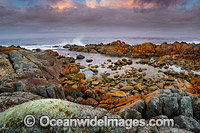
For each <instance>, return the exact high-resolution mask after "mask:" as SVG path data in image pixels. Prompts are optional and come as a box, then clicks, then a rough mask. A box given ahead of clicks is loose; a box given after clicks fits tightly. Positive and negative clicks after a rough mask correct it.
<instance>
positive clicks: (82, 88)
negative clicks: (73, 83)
mask: <svg viewBox="0 0 200 133" xmlns="http://www.w3.org/2000/svg"><path fill="white" fill-rule="evenodd" d="M77 89H78V90H79V91H81V92H85V91H86V90H87V87H86V86H85V85H79V86H78V88H77Z"/></svg>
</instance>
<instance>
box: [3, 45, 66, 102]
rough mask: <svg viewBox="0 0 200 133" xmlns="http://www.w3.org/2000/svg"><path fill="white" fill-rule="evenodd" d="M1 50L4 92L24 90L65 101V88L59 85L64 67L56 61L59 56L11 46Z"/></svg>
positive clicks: (49, 52)
mask: <svg viewBox="0 0 200 133" xmlns="http://www.w3.org/2000/svg"><path fill="white" fill-rule="evenodd" d="M0 49H1V52H3V54H1V55H0V64H1V67H0V70H1V71H0V75H1V76H0V79H1V81H0V83H1V84H0V93H4V92H14V91H20V92H31V93H34V94H38V95H40V96H43V97H47V98H62V99H64V98H65V96H64V93H63V90H62V87H61V86H59V85H58V84H57V82H58V80H59V75H60V73H61V72H62V71H64V66H63V63H62V62H61V61H59V60H58V59H56V57H55V56H57V54H56V53H53V52H52V51H46V52H43V51H39V52H33V51H29V50H25V49H22V48H9V47H1V48H0ZM8 51H9V52H8Z"/></svg>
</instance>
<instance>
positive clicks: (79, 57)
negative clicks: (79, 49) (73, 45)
mask: <svg viewBox="0 0 200 133" xmlns="http://www.w3.org/2000/svg"><path fill="white" fill-rule="evenodd" d="M84 58H85V56H83V55H78V56H77V57H76V59H84Z"/></svg>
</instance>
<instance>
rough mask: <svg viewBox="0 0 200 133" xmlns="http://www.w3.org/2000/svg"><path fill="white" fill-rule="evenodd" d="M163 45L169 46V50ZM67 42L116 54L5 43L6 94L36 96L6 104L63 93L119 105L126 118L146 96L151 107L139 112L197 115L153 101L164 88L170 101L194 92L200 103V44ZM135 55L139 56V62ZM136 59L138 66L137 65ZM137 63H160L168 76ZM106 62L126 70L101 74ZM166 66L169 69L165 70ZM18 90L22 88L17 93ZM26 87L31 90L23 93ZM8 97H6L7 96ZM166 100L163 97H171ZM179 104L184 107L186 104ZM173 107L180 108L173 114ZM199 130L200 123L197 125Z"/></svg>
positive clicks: (194, 99) (107, 105) (81, 100)
mask: <svg viewBox="0 0 200 133" xmlns="http://www.w3.org/2000/svg"><path fill="white" fill-rule="evenodd" d="M163 47H164V48H165V49H164V50H163ZM64 48H67V49H69V50H70V51H76V52H87V53H92V54H97V55H98V54H105V55H108V57H109V58H110V59H107V58H106V60H105V59H104V62H105V63H104V64H98V65H97V64H95V63H94V62H95V61H94V60H95V58H93V59H88V58H87V57H85V56H83V55H81V53H80V55H78V56H77V57H76V58H73V57H64V56H62V55H60V53H58V52H55V51H52V50H45V51H42V50H40V49H35V50H32V51H30V50H26V49H21V48H20V47H7V48H6V47H0V53H1V62H2V63H4V64H5V63H7V65H5V66H4V65H2V66H3V67H2V71H1V84H2V86H1V97H5V96H6V95H5V93H10V96H11V94H12V95H18V97H19V99H21V98H22V97H23V96H24V95H30V97H34V98H30V99H26V100H19V99H18V101H20V102H16V101H14V102H13V103H12V102H11V103H9V102H8V101H7V102H8V103H7V105H9V106H8V107H5V109H4V110H5V111H6V109H7V108H10V107H12V106H14V105H16V104H22V103H23V102H27V101H32V100H33V99H38V98H39V99H40V98H59V99H66V100H68V101H71V102H75V103H78V104H81V105H90V106H93V107H95V108H96V107H101V108H105V109H107V110H108V111H112V112H113V111H114V112H115V113H117V114H119V115H120V116H121V117H122V118H125V116H124V113H128V114H127V115H126V117H127V118H129V117H131V118H133V116H132V115H130V114H131V113H133V112H129V111H128V110H127V108H132V107H133V105H132V104H136V103H137V102H138V101H141V102H139V103H138V104H137V106H145V107H147V108H146V109H143V110H142V111H139V110H137V112H136V113H137V114H135V115H134V117H138V118H152V117H155V116H158V115H166V116H167V117H175V116H179V115H185V116H191V112H189V113H188V112H187V113H185V114H184V113H181V112H179V111H177V110H174V109H173V108H172V110H171V111H172V112H171V114H168V113H166V112H162V113H156V114H151V113H150V112H151V111H152V110H151V108H153V109H156V110H158V112H160V108H163V109H165V108H166V109H167V108H169V109H170V108H171V105H169V106H166V107H163V106H162V107H159V108H157V107H156V106H153V105H151V104H150V103H149V102H147V101H151V100H152V99H153V98H155V97H158V98H161V97H160V94H162V95H164V94H168V95H170V96H167V99H165V100H167V101H168V102H170V100H171V99H170V98H171V97H176V98H177V99H178V100H177V102H178V101H180V100H182V99H184V96H187V97H190V98H191V100H192V101H191V102H190V103H192V104H193V105H195V104H196V107H197V108H199V105H198V102H197V101H199V98H198V97H200V95H199V94H200V90H199V89H198V88H199V86H200V84H199V83H200V77H199V74H195V73H194V72H192V71H197V72H199V70H200V68H199V66H200V65H199V56H200V55H199V53H200V46H199V45H193V44H186V43H178V42H176V43H174V44H170V45H168V44H163V45H160V46H158V45H154V44H152V43H145V44H143V45H137V46H130V45H127V44H125V43H121V42H120V41H117V42H113V43H111V44H107V45H104V44H100V45H86V46H85V47H83V46H75V45H66V46H64ZM169 50H171V51H169ZM184 50H185V51H184ZM109 55H112V56H109ZM116 56H120V59H118V58H117V59H116V60H115V61H113V60H112V57H116ZM125 57H128V58H125ZM130 57H131V58H130ZM133 57H134V58H137V59H138V60H137V61H136V62H135V61H134V58H133ZM85 58H87V59H85ZM152 58H153V60H152ZM182 59H184V60H182ZM80 60H84V62H87V63H86V64H87V66H86V65H83V64H82V63H81V62H79V63H76V61H80ZM97 62H98V61H97ZM132 64H133V66H131V65H132ZM137 64H138V65H139V64H142V65H144V66H151V67H150V69H153V68H158V69H160V71H159V70H158V74H163V75H165V77H160V78H158V79H154V78H151V77H148V76H146V75H148V74H147V73H151V71H150V72H148V71H149V69H147V68H146V69H145V68H135V67H134V65H137ZM170 65H177V66H180V67H182V69H184V70H186V71H187V73H186V72H175V71H171V70H168V68H169V67H170ZM8 66H9V67H8ZM103 67H104V68H106V69H107V70H111V71H117V70H122V71H123V72H122V73H118V72H116V73H114V74H113V77H110V75H111V73H109V72H105V71H104V72H103V73H100V74H99V75H98V73H99V72H101V71H100V70H99V68H103ZM126 67H128V68H130V69H129V70H127V69H125V68H126ZM167 67H168V68H167ZM163 68H164V69H166V70H164V71H163V70H161V69H163ZM87 71H91V72H92V76H91V77H89V78H88V77H87V76H86V75H87V73H86V72H87ZM8 77H9V78H8ZM11 80H12V82H11ZM9 85H10V86H9ZM8 86H9V87H8ZM16 91H17V92H18V93H15V92H16ZM20 92H21V93H22V92H23V93H27V94H23V95H22V94H20ZM174 93H177V95H179V94H180V96H181V97H180V96H175V95H174ZM192 94H195V95H192ZM33 95H34V96H33ZM35 95H36V96H35ZM172 95H173V96H172ZM197 96H198V97H197ZM8 97H9V96H8ZM178 97H179V98H178ZM22 99H23V98H22ZM6 100H7V99H4V102H5V101H6ZM165 100H164V101H162V102H164V103H165V102H167V101H165ZM4 102H3V103H4ZM143 102H145V104H144V103H143ZM152 102H153V100H152ZM160 102H161V101H160ZM190 103H188V104H190ZM141 104H142V105H141ZM10 105H11V106H10ZM4 106H6V105H4ZM159 106H161V104H159ZM134 107H135V105H134ZM148 107H150V108H148ZM178 108H181V106H180V107H178ZM191 108H192V110H193V107H188V110H191ZM135 109H136V108H135ZM4 110H2V112H3V111H4ZM195 110H196V109H194V110H193V111H194V116H193V113H192V118H191V119H192V120H193V119H196V120H198V119H199V114H198V111H197V110H196V112H195ZM134 111H135V110H134ZM173 111H175V112H176V113H175V114H173ZM0 116H1V113H0ZM197 130H199V129H198V128H197Z"/></svg>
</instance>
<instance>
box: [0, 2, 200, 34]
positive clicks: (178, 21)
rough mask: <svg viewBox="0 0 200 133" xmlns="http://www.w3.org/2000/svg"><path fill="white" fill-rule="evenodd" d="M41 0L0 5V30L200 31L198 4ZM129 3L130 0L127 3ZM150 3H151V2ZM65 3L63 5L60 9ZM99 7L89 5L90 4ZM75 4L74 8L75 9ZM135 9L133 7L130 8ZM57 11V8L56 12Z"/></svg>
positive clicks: (22, 31) (2, 31) (53, 31)
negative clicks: (183, 6) (182, 6)
mask: <svg viewBox="0 0 200 133" xmlns="http://www.w3.org/2000/svg"><path fill="white" fill-rule="evenodd" d="M160 1H161V0H140V1H139V0H134V1H133V0H132V2H134V3H131V1H130V0H123V2H122V0H115V1H114V0H101V2H100V3H99V5H98V3H97V1H96V0H88V1H86V3H77V2H73V1H72V0H43V1H42V3H41V4H40V5H35V6H32V7H28V8H23V9H15V8H13V7H9V6H7V5H5V4H0V5H1V6H0V33H1V34H4V33H5V32H7V33H30V32H31V33H32V32H36V33H73V32H97V33H98V32H100V31H106V32H108V31H109V32H110V31H111V32H115V33H116V34H121V33H127V34H128V32H137V31H139V32H142V33H145V34H148V33H156V31H159V34H160V33H161V32H162V33H163V35H164V34H166V33H173V34H175V33H176V34H177V35H181V34H183V33H184V34H191V35H193V34H192V33H193V32H194V33H195V32H196V35H198V34H197V33H199V30H200V23H199V22H200V18H199V17H198V16H199V15H200V6H199V5H196V6H195V7H193V8H192V9H190V10H188V9H179V8H176V9H173V10H172V9H171V8H172V7H176V6H177V3H179V5H180V4H182V2H183V0H182V2H181V1H179V0H173V1H174V2H173V1H172V0H168V2H166V1H163V0H162V2H160ZM129 2H130V3H129ZM150 3H152V5H151V4H150ZM59 4H60V5H64V7H63V8H59ZM91 5H92V6H95V7H98V8H88V7H90V6H91ZM75 7H76V8H75ZM133 9H134V10H133ZM58 10H59V11H58Z"/></svg>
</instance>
